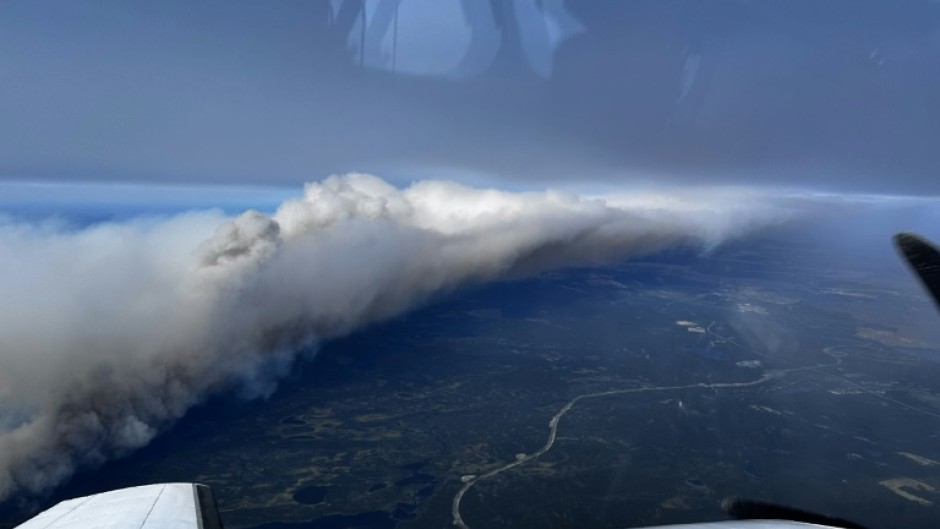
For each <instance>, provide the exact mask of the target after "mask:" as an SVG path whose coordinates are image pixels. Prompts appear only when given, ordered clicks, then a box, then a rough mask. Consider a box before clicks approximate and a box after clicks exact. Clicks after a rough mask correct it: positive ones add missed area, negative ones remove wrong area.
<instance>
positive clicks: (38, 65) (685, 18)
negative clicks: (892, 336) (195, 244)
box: [0, 0, 940, 195]
mask: <svg viewBox="0 0 940 529" xmlns="http://www.w3.org/2000/svg"><path fill="white" fill-rule="evenodd" d="M363 7H364V13H365V14H363ZM396 13H397V15H396ZM396 19H397V23H396ZM363 20H365V31H363V26H362V24H363ZM938 28H940V4H938V3H936V2H930V1H925V0H906V1H904V2H885V1H870V0H852V1H849V0H833V1H829V2H811V1H795V0H794V1H779V2H747V1H744V0H740V1H731V0H729V1H720V2H719V1H713V0H694V1H681V0H663V1H656V2H644V1H629V2H627V1H624V2H573V1H562V0H556V1H544V2H536V1H535V0H514V1H512V2H494V3H487V2H475V1H466V2H464V1H462V0H401V1H400V2H398V1H397V0H367V1H365V2H364V3H362V2H359V1H358V0H333V1H325V0H324V1H312V2H303V3H301V2H291V3H286V2H285V3H274V4H272V3H269V2H227V1H226V2H221V1H207V2H199V3H195V4H194V3H191V2H183V1H166V2H158V3H154V2H144V1H130V2H118V1H103V2H63V1H25V0H9V1H7V2H4V6H3V16H2V17H0V77H2V79H3V82H2V83H0V123H2V125H0V179H2V180H7V181H20V182H22V181H35V180H46V181H50V180H51V181H98V182H125V183H126V182H134V183H150V184H153V183H159V184H162V183H168V182H172V183H184V184H198V185H206V184H224V185H233V184H237V185H249V186H259V185H261V186H293V187H295V188H296V187H297V186H298V185H299V184H300V183H302V182H306V181H310V180H317V179H321V178H323V177H325V176H326V175H329V174H332V173H343V172H348V171H371V172H375V173H377V174H381V175H382V176H383V177H385V178H387V179H389V180H391V181H394V182H400V183H401V182H406V181H409V180H411V179H413V178H415V175H419V176H420V177H427V176H443V177H453V176H454V175H457V176H458V177H459V178H461V179H466V178H467V176H468V175H477V176H479V178H480V179H481V180H486V181H494V182H503V183H506V184H507V185H516V186H520V185H521V186H535V187H540V186H544V185H559V184H571V183H572V182H575V183H584V184H585V185H591V184H597V185H609V184H614V185H622V184H623V185H633V184H638V183H642V184H651V183H652V184H656V183H666V184H685V183H695V184H706V185H707V184H714V183H718V184H723V183H731V184H753V185H772V186H786V187H794V186H796V187H805V188H812V189H821V190H826V191H834V192H871V193H894V194H913V195H923V194H934V195H935V194H937V193H938V192H940V179H938V178H936V176H935V169H936V167H938V166H940V149H936V148H935V146H936V145H937V144H938V140H940V103H938V102H937V99H936V97H935V94H936V93H940V68H937V67H936V65H937V64H940V62H938V61H940V29H938ZM362 42H365V43H366V46H365V48H364V49H362V50H361V49H360V46H361V43H362ZM393 55H394V57H393ZM480 175H482V176H480Z"/></svg>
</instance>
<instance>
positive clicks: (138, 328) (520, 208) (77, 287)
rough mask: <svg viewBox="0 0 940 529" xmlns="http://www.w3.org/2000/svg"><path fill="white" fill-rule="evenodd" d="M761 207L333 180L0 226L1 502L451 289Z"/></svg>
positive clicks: (625, 247) (620, 252)
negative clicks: (229, 204)
mask: <svg viewBox="0 0 940 529" xmlns="http://www.w3.org/2000/svg"><path fill="white" fill-rule="evenodd" d="M781 214H782V211H781V210H780V209H779V208H774V207H773V206H772V205H770V204H769V203H767V202H766V201H764V200H763V199H762V197H761V196H760V195H755V194H742V193H741V192H724V193H717V192H716V193H711V194H708V193H704V194H703V193H699V194H696V195H694V196H692V195H689V196H677V195H649V194H647V195H632V196H623V197H619V198H611V197H606V198H605V197H599V198H585V197H579V196H576V195H572V194H567V193H561V192H553V191H547V192H531V193H510V192H502V191H498V190H492V189H476V188H471V187H466V186H463V185H460V184H456V183H452V182H444V181H424V182H419V183H416V184H413V185H411V186H410V187H408V188H406V189H397V188H395V187H393V186H391V185H389V184H388V183H386V182H385V181H383V180H381V179H379V178H376V177H374V176H369V175H364V174H350V175H346V176H342V177H331V178H328V179H326V180H324V181H322V182H319V183H312V184H309V185H307V186H306V188H305V192H304V195H303V197H302V198H298V199H295V200H290V201H288V202H285V203H284V204H282V205H281V206H280V208H279V209H278V210H277V212H276V213H275V214H274V215H273V216H266V215H263V214H261V213H258V212H254V211H249V212H247V213H244V214H242V215H241V216H238V217H237V218H226V217H225V216H224V215H222V214H221V213H218V212H200V213H189V214H182V215H178V216H175V217H172V218H160V219H154V218H150V219H136V220H132V221H126V222H121V223H106V224H98V225H94V226H92V227H89V228H85V229H81V230H74V229H72V230H70V229H66V228H63V227H62V226H56V225H55V224H50V223H46V224H23V223H14V222H7V223H5V224H3V223H0V278H2V279H0V499H3V498H5V497H8V496H9V495H10V494H12V493H14V492H17V491H21V492H26V493H36V492H40V491H43V490H47V489H48V488H50V487H52V486H55V485H57V484H59V483H61V482H62V481H63V480H65V479H67V478H68V477H69V476H71V475H72V474H73V473H74V472H75V471H76V470H77V469H79V468H83V467H89V466H94V465H97V464H100V463H102V462H104V461H106V460H108V459H110V458H113V457H118V456H121V455H122V454H126V453H128V452H129V451H132V450H134V449H136V448H139V447H141V446H143V445H145V444H147V443H148V442H149V441H150V440H151V439H152V438H153V437H154V436H155V435H157V434H158V433H159V432H160V431H161V430H162V429H164V428H166V427H167V426H168V425H169V424H170V423H172V421H173V420H175V419H177V418H179V417H181V416H182V415H183V414H185V413H186V411H187V410H188V409H189V408H190V407H192V406H193V405H194V404H196V403H197V402H199V401H200V399H203V398H204V397H205V396H206V395H208V394H211V393H213V392H218V391H222V390H227V389H231V388H234V387H240V388H242V389H245V390H247V391H249V392H250V393H253V394H256V395H264V394H266V393H269V392H270V391H272V390H273V388H274V384H275V383H276V381H277V379H278V378H279V377H280V376H281V375H283V374H284V373H285V372H286V371H287V370H288V369H289V368H290V366H291V363H292V359H293V356H294V355H295V352H296V351H297V350H298V349H300V348H303V347H309V346H311V345H314V344H315V343H316V342H317V341H319V340H324V339H329V338H333V337H337V336H340V335H343V334H346V333H349V332H351V331H353V330H355V329H357V328H360V327H362V326H363V325H366V324H368V323H370V322H374V321H378V320H382V319H385V318H389V317H392V316H395V315H397V314H401V313H402V312H404V311H406V310H408V309H410V308H412V307H414V306H415V305H418V304H420V303H422V302H424V301H426V300H428V299H429V298H431V297H432V296H436V295H441V294H442V293H446V292H448V291H450V290H452V289H454V288H456V287H458V286H461V285H466V284H473V283H480V282H485V281H491V280H494V279H500V278H507V277H518V276H522V275H526V274H531V273H536V272H538V271H541V270H546V269H549V268H552V267H560V266H572V265H583V264H595V263H602V262H606V261H611V260H614V259H623V258H627V257H630V256H633V255H638V254H642V253H648V252H653V251H656V250H659V249H662V248H665V247H669V246H674V245H680V244H694V245H699V246H701V247H705V248H707V247H711V246H714V245H716V244H718V243H720V242H721V241H723V240H725V239H727V238H729V237H734V236H739V235H742V234H744V233H746V232H747V231H749V230H751V229H753V228H755V227H759V226H762V225H765V224H767V223H771V222H775V221H777V220H779V219H780V218H781Z"/></svg>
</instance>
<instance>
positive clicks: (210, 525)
mask: <svg viewBox="0 0 940 529" xmlns="http://www.w3.org/2000/svg"><path fill="white" fill-rule="evenodd" d="M66 528H67V529H91V528H94V529H222V520H221V519H220V518H219V511H218V509H217V508H216V505H215V498H214V497H213V495H212V489H210V488H209V487H207V486H205V485H198V484H195V483H159V484H156V485H144V486H142V487H131V488H127V489H118V490H112V491H108V492H102V493H101V494H93V495H91V496H85V497H82V498H74V499H71V500H67V501H63V502H62V503H59V504H57V505H55V506H54V507H51V508H49V509H47V510H45V511H43V512H41V513H39V514H38V515H36V516H35V517H33V518H30V519H29V520H27V521H26V522H24V523H22V524H20V525H18V526H17V527H16V529H66Z"/></svg>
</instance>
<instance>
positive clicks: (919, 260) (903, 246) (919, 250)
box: [894, 233, 940, 307]
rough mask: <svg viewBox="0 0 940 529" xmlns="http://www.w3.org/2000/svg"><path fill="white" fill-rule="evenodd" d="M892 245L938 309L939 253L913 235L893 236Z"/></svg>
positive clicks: (939, 284)
mask: <svg viewBox="0 0 940 529" xmlns="http://www.w3.org/2000/svg"><path fill="white" fill-rule="evenodd" d="M894 244H895V245H896V246H897V247H898V250H899V251H900V252H901V255H903V256H904V259H905V260H907V263H908V264H909V265H910V266H911V268H912V269H913V270H914V272H916V273H917V276H918V277H920V280H921V282H922V283H923V284H924V286H925V287H927V290H928V291H929V292H930V295H931V296H932V297H933V300H934V302H935V303H936V304H937V306H938V307H940V251H938V250H937V248H936V247H935V246H934V245H933V244H930V243H929V242H928V241H927V240H926V239H924V238H922V237H920V236H919V235H916V234H913V233H899V234H897V235H895V236H894Z"/></svg>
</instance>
